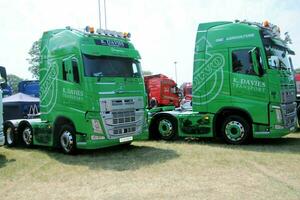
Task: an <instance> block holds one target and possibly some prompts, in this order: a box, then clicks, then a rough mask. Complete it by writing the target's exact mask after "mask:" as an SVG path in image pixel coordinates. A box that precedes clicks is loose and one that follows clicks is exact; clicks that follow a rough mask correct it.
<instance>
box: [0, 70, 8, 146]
mask: <svg viewBox="0 0 300 200" xmlns="http://www.w3.org/2000/svg"><path fill="white" fill-rule="evenodd" d="M6 83H7V76H6V70H5V68H4V67H2V66H0V146H3V145H4V141H5V138H4V134H3V103H2V89H4V88H7V84H6Z"/></svg>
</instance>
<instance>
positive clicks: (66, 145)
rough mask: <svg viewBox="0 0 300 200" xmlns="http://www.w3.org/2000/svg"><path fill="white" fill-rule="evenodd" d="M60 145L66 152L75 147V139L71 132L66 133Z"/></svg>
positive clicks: (61, 138) (62, 136) (63, 134)
mask: <svg viewBox="0 0 300 200" xmlns="http://www.w3.org/2000/svg"><path fill="white" fill-rule="evenodd" d="M60 144H61V146H62V148H63V149H64V150H65V151H66V152H70V151H71V150H72V148H73V145H74V139H73V136H72V133H71V132H70V131H64V132H63V133H62V135H61V137H60Z"/></svg>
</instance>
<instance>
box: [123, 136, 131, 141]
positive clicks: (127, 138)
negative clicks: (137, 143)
mask: <svg viewBox="0 0 300 200" xmlns="http://www.w3.org/2000/svg"><path fill="white" fill-rule="evenodd" d="M132 140H133V137H132V136H130V137H124V138H120V142H129V141H132Z"/></svg>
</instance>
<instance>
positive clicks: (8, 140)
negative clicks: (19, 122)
mask: <svg viewBox="0 0 300 200" xmlns="http://www.w3.org/2000/svg"><path fill="white" fill-rule="evenodd" d="M3 131H4V136H5V144H6V145H7V146H8V147H13V146H16V145H17V144H18V135H17V133H16V131H15V127H14V126H13V125H12V124H6V125H4V130H3Z"/></svg>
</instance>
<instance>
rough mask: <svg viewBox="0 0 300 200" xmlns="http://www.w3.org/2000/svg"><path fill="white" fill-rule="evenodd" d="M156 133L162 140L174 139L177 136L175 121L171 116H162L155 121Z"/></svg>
mask: <svg viewBox="0 0 300 200" xmlns="http://www.w3.org/2000/svg"><path fill="white" fill-rule="evenodd" d="M155 131H156V133H158V136H159V138H161V139H163V140H174V139H176V137H177V121H176V119H175V118H173V117H168V116H163V117H160V118H159V119H158V120H157V122H156V130H155Z"/></svg>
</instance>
